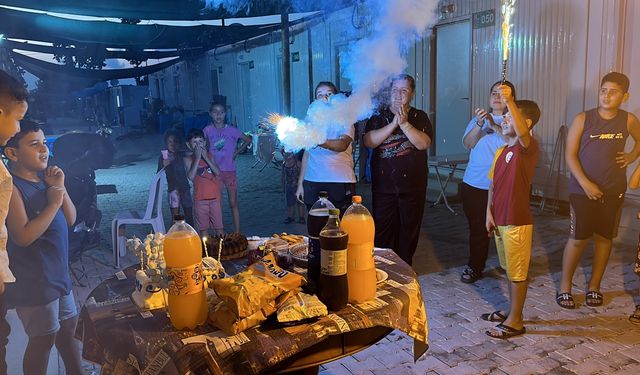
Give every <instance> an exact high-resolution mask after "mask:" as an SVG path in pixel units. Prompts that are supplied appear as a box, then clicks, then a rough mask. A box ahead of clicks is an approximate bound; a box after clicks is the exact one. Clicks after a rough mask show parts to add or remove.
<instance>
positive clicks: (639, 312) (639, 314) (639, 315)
mask: <svg viewBox="0 0 640 375" xmlns="http://www.w3.org/2000/svg"><path fill="white" fill-rule="evenodd" d="M629 321H630V322H631V323H633V324H640V305H636V311H634V312H633V314H631V316H630V317H629Z"/></svg>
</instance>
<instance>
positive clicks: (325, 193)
mask: <svg viewBox="0 0 640 375" xmlns="http://www.w3.org/2000/svg"><path fill="white" fill-rule="evenodd" d="M318 198H329V193H327V192H326V191H324V190H322V191H320V192H318Z"/></svg>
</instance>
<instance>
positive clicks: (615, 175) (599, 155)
mask: <svg viewBox="0 0 640 375" xmlns="http://www.w3.org/2000/svg"><path fill="white" fill-rule="evenodd" d="M628 116H629V114H628V113H627V112H626V111H623V110H618V114H617V115H616V117H614V118H612V119H610V120H606V119H603V118H602V117H601V116H600V114H598V109H597V108H595V109H591V110H589V111H587V112H585V118H584V130H583V132H582V137H581V138H580V149H579V150H578V159H579V160H580V164H581V165H582V169H583V170H584V173H585V175H586V176H587V178H589V180H591V181H593V182H594V183H595V184H597V185H598V186H599V187H600V190H602V192H603V193H604V194H605V195H619V194H624V192H625V191H627V170H626V168H620V167H619V166H618V165H617V163H616V157H617V156H618V152H624V146H625V143H626V141H627V137H628V136H629V131H628V130H627V118H628ZM569 192H570V193H572V194H581V195H585V192H584V190H583V189H582V187H581V186H580V184H579V183H578V180H576V178H575V177H574V176H573V174H572V175H571V179H570V181H569Z"/></svg>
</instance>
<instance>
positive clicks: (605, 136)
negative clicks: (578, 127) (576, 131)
mask: <svg viewBox="0 0 640 375" xmlns="http://www.w3.org/2000/svg"><path fill="white" fill-rule="evenodd" d="M589 138H592V139H594V138H598V139H624V136H623V135H622V133H603V134H589Z"/></svg>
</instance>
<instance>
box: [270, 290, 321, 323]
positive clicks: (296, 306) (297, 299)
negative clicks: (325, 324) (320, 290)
mask: <svg viewBox="0 0 640 375" xmlns="http://www.w3.org/2000/svg"><path fill="white" fill-rule="evenodd" d="M327 314H328V311H327V306H325V304H324V303H322V302H321V301H320V300H319V299H318V297H316V296H313V295H309V294H305V293H298V294H296V295H295V296H292V297H290V298H289V299H287V300H286V301H284V303H282V306H280V308H279V309H278V321H279V322H280V323H288V322H297V321H300V320H305V319H309V318H315V317H318V316H325V315H327Z"/></svg>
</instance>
